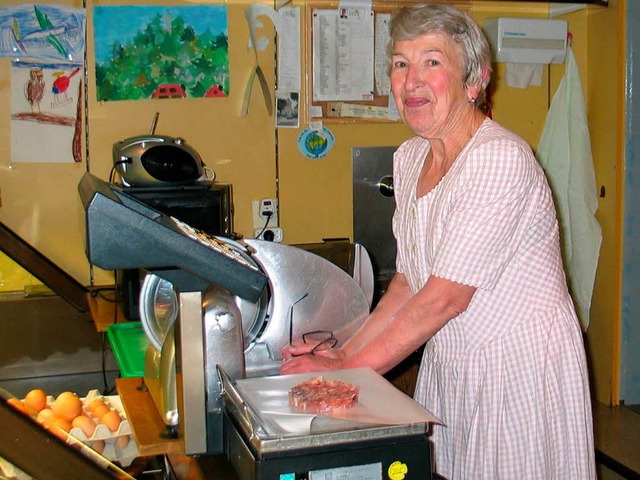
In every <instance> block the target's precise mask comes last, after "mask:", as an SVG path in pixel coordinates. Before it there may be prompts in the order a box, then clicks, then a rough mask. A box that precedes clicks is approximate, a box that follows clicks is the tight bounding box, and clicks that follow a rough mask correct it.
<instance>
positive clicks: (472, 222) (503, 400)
mask: <svg viewBox="0 0 640 480" xmlns="http://www.w3.org/2000/svg"><path fill="white" fill-rule="evenodd" d="M428 151H429V142H428V141H426V140H424V139H422V138H419V137H416V138H413V139H410V140H408V141H406V142H405V143H403V144H402V145H401V146H400V147H399V149H398V151H397V152H396V154H395V158H394V189H395V193H396V203H397V210H396V213H395V215H394V220H393V227H394V233H395V235H396V238H397V241H398V259H397V268H398V271H399V272H401V273H403V274H404V275H405V276H406V277H407V279H408V281H409V284H410V286H411V289H412V290H413V291H414V292H416V291H418V290H419V289H420V288H421V287H422V286H423V285H424V283H425V282H426V281H427V279H428V278H429V276H430V275H436V276H438V277H440V278H445V279H448V280H452V281H455V282H458V283H463V284H466V285H473V286H475V287H477V290H476V293H475V295H474V296H473V299H472V300H471V303H470V305H469V307H468V308H467V310H466V311H465V312H464V313H463V314H461V315H459V316H458V317H457V318H454V319H452V320H451V321H449V323H447V325H445V326H444V328H442V329H441V330H440V331H439V332H438V333H437V334H436V335H435V336H434V337H433V338H432V339H431V340H429V342H428V343H427V345H426V347H425V353H424V357H423V360H422V366H421V369H420V375H419V379H418V385H417V388H416V393H415V398H416V400H417V401H418V402H420V403H421V404H423V405H424V406H425V407H426V408H427V409H428V410H430V411H431V412H433V413H434V414H435V415H437V416H438V417H439V418H440V419H441V420H442V421H443V423H444V425H443V426H435V427H434V433H433V441H434V450H435V467H436V471H437V472H438V473H439V474H440V475H442V476H444V477H445V478H447V479H451V480H454V479H460V480H472V479H486V480H496V479H501V480H509V479H513V480H525V479H535V480H551V479H557V480H583V479H592V478H596V474H595V462H594V448H593V431H592V417H591V403H590V397H589V385H588V377H587V366H586V361H585V352H584V346H583V341H582V333H581V330H580V326H579V323H578V320H577V318H576V315H575V311H574V308H573V303H572V301H571V298H570V296H569V294H568V292H567V286H566V280H565V275H564V271H563V267H562V260H561V256H560V246H559V241H558V225H557V221H556V215H555V209H554V204H553V200H552V197H551V193H550V190H549V187H548V186H547V182H546V178H545V175H544V172H543V170H542V169H541V168H540V166H539V164H538V163H537V161H536V159H535V157H534V156H533V154H532V152H531V149H530V147H529V146H528V145H527V144H526V143H525V142H524V141H523V140H522V139H521V138H519V137H517V136H516V135H514V134H512V133H511V132H509V131H507V130H506V129H504V128H503V127H501V126H500V125H498V124H497V123H495V122H494V121H492V120H489V119H487V120H485V121H484V123H483V124H482V125H481V127H480V128H479V130H478V131H477V132H476V134H475V135H474V137H473V138H472V139H471V140H470V142H469V143H468V144H467V146H466V147H465V148H464V150H463V151H462V152H461V153H460V155H459V157H458V158H457V159H456V161H455V162H454V163H453V165H452V166H451V168H450V170H449V171H448V172H447V174H446V175H445V176H444V177H443V178H442V180H441V181H440V183H439V184H438V185H437V186H436V187H435V188H434V189H433V190H432V191H431V192H429V193H428V194H427V195H425V196H423V197H421V198H416V194H415V192H416V183H417V179H418V176H419V172H420V170H421V168H422V165H423V162H424V159H425V157H426V154H427V152H428Z"/></svg>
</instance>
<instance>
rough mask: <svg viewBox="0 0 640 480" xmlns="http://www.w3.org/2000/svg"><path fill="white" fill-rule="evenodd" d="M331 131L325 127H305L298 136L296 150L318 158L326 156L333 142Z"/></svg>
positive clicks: (311, 157)
mask: <svg viewBox="0 0 640 480" xmlns="http://www.w3.org/2000/svg"><path fill="white" fill-rule="evenodd" d="M334 142H335V141H334V137H333V133H331V131H330V130H329V129H327V128H324V127H323V128H322V130H311V129H309V128H305V129H304V130H303V131H302V133H301V134H300V136H298V150H300V153H302V154H303V155H304V156H305V157H307V158H310V159H312V160H318V159H320V158H323V157H326V156H327V154H328V153H329V150H331V148H332V147H333V144H334Z"/></svg>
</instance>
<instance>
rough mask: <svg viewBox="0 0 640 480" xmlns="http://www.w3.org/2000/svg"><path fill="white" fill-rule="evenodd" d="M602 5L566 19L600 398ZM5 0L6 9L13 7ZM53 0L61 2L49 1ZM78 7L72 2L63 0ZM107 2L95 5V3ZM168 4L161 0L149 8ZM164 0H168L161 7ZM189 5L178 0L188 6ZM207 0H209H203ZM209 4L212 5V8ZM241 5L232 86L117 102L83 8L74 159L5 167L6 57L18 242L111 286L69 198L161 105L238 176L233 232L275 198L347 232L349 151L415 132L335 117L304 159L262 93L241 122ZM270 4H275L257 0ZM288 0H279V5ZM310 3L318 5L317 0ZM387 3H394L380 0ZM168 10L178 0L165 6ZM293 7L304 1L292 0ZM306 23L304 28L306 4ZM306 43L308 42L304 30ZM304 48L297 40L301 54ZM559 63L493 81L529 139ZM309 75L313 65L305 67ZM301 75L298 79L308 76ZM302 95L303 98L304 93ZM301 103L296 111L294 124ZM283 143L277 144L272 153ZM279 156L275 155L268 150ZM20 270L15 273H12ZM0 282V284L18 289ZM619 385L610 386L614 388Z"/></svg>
mask: <svg viewBox="0 0 640 480" xmlns="http://www.w3.org/2000/svg"><path fill="white" fill-rule="evenodd" d="M622 1H623V0H610V6H609V7H608V8H604V7H597V6H589V7H587V8H586V9H583V10H580V11H578V12H575V13H570V14H568V15H565V16H564V17H563V18H566V19H567V20H568V21H569V29H570V31H571V32H572V34H573V36H574V44H573V45H574V52H575V54H576V57H577V60H578V64H579V66H580V70H581V73H582V76H583V88H584V90H585V95H586V97H587V102H588V111H589V118H590V122H591V130H592V144H593V151H594V159H595V164H596V174H597V177H598V179H597V181H598V185H599V186H600V185H604V186H605V189H606V192H607V194H606V196H605V197H604V198H601V200H600V209H599V211H598V218H599V220H600V222H601V225H602V228H603V235H604V242H603V248H602V261H601V262H600V267H599V270H598V278H597V280H596V292H595V294H594V301H593V314H592V321H591V322H592V323H591V327H590V329H589V332H588V340H589V348H590V349H592V351H591V352H590V353H591V361H592V366H593V371H594V372H595V374H596V376H597V377H598V381H596V382H595V385H596V390H597V396H598V398H599V399H606V400H605V401H608V399H609V398H613V397H615V393H614V392H615V388H616V385H615V374H614V372H615V369H616V360H615V345H616V341H617V337H616V329H615V325H617V323H616V322H617V318H618V316H619V315H618V312H617V308H618V307H617V304H618V302H617V297H618V295H619V294H618V292H619V290H618V289H617V287H616V284H615V282H612V281H611V279H613V278H616V277H617V276H618V267H617V265H619V253H618V252H619V248H618V245H619V236H618V215H619V211H620V209H619V205H618V203H617V202H618V198H619V195H620V193H619V192H618V188H617V177H616V175H617V173H618V170H617V166H618V159H619V152H618V151H617V150H616V149H617V147H618V143H619V138H618V137H617V136H616V132H617V130H616V128H615V127H614V125H616V118H618V117H617V115H618V114H617V110H616V109H617V108H618V103H617V100H618V95H619V90H618V88H620V87H618V85H620V84H621V81H620V80H616V79H617V77H616V75H617V74H618V73H619V70H620V68H619V65H620V62H623V61H624V60H623V59H620V58H619V57H618V56H617V54H616V52H617V51H618V50H619V49H618V43H617V42H618V38H619V37H618V24H619V23H620V24H621V23H622V22H620V20H619V18H618V15H619V14H618V12H619V10H620V8H619V7H618V4H619V3H620V2H622ZM17 3H22V2H18V1H7V0H5V2H3V4H17ZM56 3H60V2H56ZM67 3H68V4H69V5H72V6H76V7H78V6H80V4H81V2H79V1H71V0H70V1H69V2H67ZM88 3H89V7H91V6H92V5H93V4H94V3H95V4H99V5H114V4H116V3H125V2H115V1H107V0H103V1H100V2H91V1H89V2H88ZM155 3H162V2H155ZM166 3H168V2H166ZM188 3H191V2H185V4H188ZM203 3H206V2H203ZM210 3H217V2H210ZM249 3H253V2H249V1H248V0H229V1H227V2H226V4H227V6H228V8H229V45H230V71H231V92H230V95H229V97H228V98H227V99H222V100H220V99H212V100H207V99H185V100H160V101H136V102H130V101H121V102H104V103H99V102H96V100H95V96H96V95H95V84H94V81H93V75H92V73H93V68H94V63H93V56H92V52H93V44H92V28H91V23H92V17H91V8H89V9H88V15H87V24H88V26H89V36H88V39H87V45H88V52H89V62H88V67H89V70H88V71H89V74H90V79H89V85H88V86H89V105H88V109H89V123H88V124H89V159H88V162H87V161H86V159H85V162H83V163H82V164H46V163H35V164H12V163H11V162H10V158H11V152H10V120H9V118H10V117H9V114H10V92H11V85H10V80H11V76H10V62H9V61H7V60H6V59H0V99H2V101H0V131H2V132H3V134H2V140H3V141H2V142H0V195H1V199H2V202H1V206H0V221H2V222H4V223H5V224H6V225H7V226H9V228H11V229H12V230H14V231H15V232H16V233H18V234H19V235H21V236H23V237H24V238H25V239H26V240H27V241H29V242H30V243H31V244H32V245H33V246H35V247H36V248H38V249H39V250H40V251H41V252H42V253H44V254H45V255H47V256H48V257H49V258H50V259H51V260H52V261H53V262H55V263H56V264H58V265H59V266H61V267H62V268H63V269H64V270H66V271H67V272H68V273H69V274H71V275H72V276H73V277H74V278H76V279H77V280H78V281H79V282H81V283H82V284H85V285H89V284H95V285H105V284H111V283H113V276H112V274H111V272H104V271H102V270H100V269H93V273H92V271H91V269H90V268H89V265H88V262H87V260H86V257H85V255H84V238H83V235H84V233H83V232H84V216H83V210H82V206H81V204H80V201H79V198H78V195H77V183H78V181H79V179H80V177H81V176H82V174H83V173H84V171H85V170H86V168H87V165H89V168H90V170H91V172H92V173H94V174H96V175H97V176H99V177H101V178H103V179H108V176H109V172H110V170H111V166H112V157H111V146H112V144H113V143H114V142H116V141H119V140H122V139H124V138H126V137H129V136H133V135H138V134H141V133H147V132H148V131H149V128H150V125H151V120H152V118H153V115H154V113H155V112H156V111H157V112H159V113H160V119H159V123H158V126H157V130H156V133H158V134H164V135H172V136H182V137H184V138H185V139H186V140H187V142H188V143H189V144H191V145H192V146H193V147H194V148H195V149H196V150H197V151H198V152H199V153H200V154H201V155H202V157H203V159H204V161H205V163H206V164H207V165H208V166H210V167H212V168H213V169H214V170H215V171H216V173H217V176H218V180H219V181H220V182H223V183H231V184H233V191H234V204H235V217H234V218H235V230H236V232H238V233H240V234H242V235H245V236H252V231H253V224H252V209H251V202H252V200H257V199H260V198H263V197H275V196H278V198H279V202H280V226H281V227H282V228H283V231H284V240H285V242H287V243H306V242H317V241H321V240H322V239H323V238H332V237H349V238H351V237H352V206H351V205H352V192H351V188H352V186H351V175H352V174H351V149H352V148H353V147H361V146H387V145H397V144H399V143H400V142H401V141H402V140H404V139H405V138H407V137H408V136H409V131H408V130H407V129H406V128H405V127H404V126H403V125H401V124H391V123H382V124H371V123H367V124H335V123H329V122H326V124H325V126H327V127H328V128H330V129H331V131H332V132H333V134H334V135H335V139H336V143H335V146H334V148H333V150H332V151H331V152H330V153H329V155H328V156H327V157H325V158H323V159H321V160H309V159H307V158H305V157H303V156H302V155H301V154H300V153H299V152H298V149H297V137H298V135H299V133H300V131H301V129H302V128H304V127H305V126H306V125H305V124H304V121H303V122H302V124H301V128H300V129H280V130H279V131H276V129H275V128H274V123H275V121H274V118H273V116H270V115H269V114H268V113H267V109H266V107H265V105H264V101H263V99H262V96H261V92H260V89H259V88H258V87H257V85H256V86H255V87H254V89H253V92H252V100H251V103H250V108H249V114H248V115H247V116H246V117H242V116H241V114H240V107H241V104H242V98H243V94H244V87H245V82H246V80H247V78H248V75H249V73H250V70H251V68H252V67H253V62H254V57H253V51H251V50H249V49H248V48H247V43H248V39H249V32H248V27H247V24H246V21H245V18H244V9H245V8H246V7H247V5H248V4H249ZM260 3H266V4H267V5H273V2H269V1H265V2H260ZM278 3H283V2H278ZM317 3H318V2H315V4H317ZM387 3H388V2H387ZM462 3H464V4H466V5H465V8H467V9H468V10H469V11H470V13H471V14H472V16H473V17H474V18H476V20H478V21H479V22H480V23H482V22H483V20H484V19H485V18H487V17H492V16H528V17H540V18H546V17H547V16H548V13H549V4H547V3H532V2H504V1H475V2H472V3H471V4H470V5H469V4H468V2H461V4H462ZM171 4H176V2H171ZM291 5H297V6H302V7H304V6H305V5H306V3H305V2H304V1H301V0H296V1H295V2H293V3H291ZM301 14H302V17H303V25H304V24H306V19H305V18H304V15H305V14H306V9H305V8H302V11H301ZM263 19H264V22H263V23H264V24H265V27H264V31H263V32H261V33H262V34H264V35H265V36H266V37H267V38H270V39H273V37H274V35H273V30H272V26H271V24H270V22H269V21H268V20H267V19H266V18H263ZM302 38H303V39H304V38H306V36H305V33H304V31H303V33H302ZM302 51H303V54H304V52H305V48H304V47H303V48H302ZM259 61H260V64H261V66H262V68H263V69H264V71H265V72H266V76H267V80H268V82H269V84H270V86H271V87H272V91H273V85H274V78H275V73H274V52H273V45H271V46H270V48H268V49H267V50H265V51H262V52H259ZM563 71H564V67H563V66H562V65H554V66H551V67H545V76H544V81H543V85H542V86H541V87H530V88H528V89H526V90H519V89H514V88H510V87H507V86H506V85H505V84H504V79H503V76H504V65H498V66H497V69H496V72H495V76H494V79H495V81H494V86H493V97H492V100H493V114H494V118H495V119H496V120H497V121H499V122H501V123H503V124H504V125H505V126H507V127H508V128H511V129H513V130H514V131H516V132H518V133H519V134H520V135H521V136H522V137H523V138H525V139H526V140H527V141H528V142H529V143H530V144H531V146H532V147H534V148H535V147H536V146H537V143H538V141H539V138H540V134H541V131H542V127H543V124H544V120H545V117H546V112H547V109H548V105H549V102H550V101H551V98H552V96H553V93H554V91H555V89H556V87H557V85H558V83H559V81H560V79H561V77H562V74H563ZM305 73H308V72H305ZM303 78H304V75H303ZM301 98H305V92H304V91H303V92H302V93H301ZM305 118H306V109H305V108H304V105H301V119H303V120H304V119H305ZM276 142H277V149H276ZM276 152H277V154H276ZM0 268H2V275H3V277H2V278H3V279H7V278H14V276H12V275H11V274H10V270H11V268H12V266H11V262H10V261H9V260H8V259H2V261H0ZM15 278H20V276H19V275H18V277H15ZM20 281H21V280H18V281H17V283H16V284H9V285H6V282H3V284H2V285H0V290H2V289H4V290H7V289H8V290H11V289H21V288H22V286H20V285H18V284H19V283H20ZM612 388H613V390H612Z"/></svg>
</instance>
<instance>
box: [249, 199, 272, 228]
mask: <svg viewBox="0 0 640 480" xmlns="http://www.w3.org/2000/svg"><path fill="white" fill-rule="evenodd" d="M251 208H252V210H253V228H255V229H263V228H265V226H266V227H269V228H272V227H277V226H278V201H277V200H276V199H274V198H263V199H262V200H254V201H253V202H251ZM266 212H271V218H269V221H268V222H267V218H268V216H267V215H266Z"/></svg>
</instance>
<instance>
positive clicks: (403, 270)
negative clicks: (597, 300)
mask: <svg viewBox="0 0 640 480" xmlns="http://www.w3.org/2000/svg"><path fill="white" fill-rule="evenodd" d="M391 38H392V46H391V47H392V51H391V89H392V93H393V97H394V99H395V102H396V105H397V107H398V110H399V112H400V115H401V117H402V119H403V121H404V122H405V123H406V124H407V125H408V126H409V127H410V128H411V129H412V130H413V132H414V133H415V135H416V136H415V137H413V138H411V139H409V140H407V141H405V142H404V143H403V144H402V145H401V146H400V147H399V148H398V150H397V151H396V153H395V156H394V189H395V192H396V205H397V207H396V212H395V215H394V218H393V229H394V234H395V236H396V239H397V245H398V256H397V274H396V275H395V277H394V278H393V280H392V281H391V283H390V285H389V288H388V290H387V292H386V294H385V296H384V297H383V298H382V299H381V301H380V302H379V304H378V305H377V307H376V308H375V310H374V311H373V312H372V313H371V315H370V316H369V317H368V318H367V320H366V321H365V323H364V324H363V326H362V328H361V329H360V330H359V331H358V332H357V333H356V334H355V335H354V336H353V337H352V338H351V339H349V341H347V342H346V343H345V344H344V345H343V346H342V347H340V348H334V349H329V350H324V351H321V352H315V354H308V352H309V348H310V346H312V345H309V344H304V343H300V342H298V343H294V344H293V345H292V346H289V347H286V348H285V351H284V355H285V361H284V362H283V365H282V368H281V372H282V373H285V374H286V373H297V372H308V371H317V370H330V369H340V368H354V367H361V366H370V367H372V368H374V369H376V370H377V371H378V372H380V373H384V372H386V371H388V370H389V369H391V368H392V367H393V366H395V365H396V364H398V363H399V362H400V361H401V360H402V359H404V358H405V357H406V356H407V355H409V354H410V353H411V352H413V351H414V350H416V349H417V348H419V347H420V346H421V345H423V344H425V343H426V346H425V349H424V356H423V359H422V364H421V367H420V372H419V376H418V384H417V387H416V392H415V399H416V400H417V401H418V402H420V403H421V404H422V405H424V406H425V407H426V408H427V409H428V410H430V411H432V412H433V413H434V414H435V415H436V416H438V417H439V418H440V419H441V420H442V421H443V425H436V426H434V432H433V443H434V453H435V469H436V471H437V474H438V475H440V476H442V477H444V478H448V479H461V480H468V479H491V480H494V479H517V480H523V479H537V480H539V479H581V480H584V479H590V478H595V464H594V450H593V434H592V420H591V405H590V396H589V385H588V374H587V367H586V361H585V352H584V346H583V342H582V333H581V330H580V327H579V323H578V320H577V318H576V314H575V310H574V307H573V303H572V300H571V297H570V296H569V293H568V290H567V285H566V279H565V275H564V271H563V266H562V260H561V256H560V245H559V233H558V232H559V230H558V224H557V220H556V212H555V209H554V204H553V200H552V196H551V192H550V190H549V187H548V185H547V182H546V179H545V175H544V172H543V171H542V169H541V168H540V166H539V165H538V163H537V162H536V159H535V157H534V156H533V154H532V151H531V148H530V147H529V146H528V145H527V144H526V143H525V142H524V141H523V140H522V139H521V138H519V137H518V136H517V135H515V134H514V133H512V132H510V131H508V130H506V129H505V128H504V127H502V126H500V125H499V124H497V123H496V122H494V121H493V120H491V119H489V118H488V117H487V116H486V115H485V114H484V113H483V111H484V109H483V108H482V107H483V104H484V102H485V88H486V86H487V85H488V83H489V76H490V72H491V58H490V50H489V46H488V44H487V41H486V39H485V38H484V36H483V34H482V32H481V30H480V28H479V27H478V26H477V25H476V24H475V23H474V22H473V21H472V20H471V19H470V18H469V17H468V16H467V15H466V14H463V13H462V12H460V11H458V10H456V9H455V8H453V7H449V6H445V5H431V4H425V5H412V6H409V7H406V8H404V9H401V10H399V11H398V12H397V13H396V14H395V15H394V16H393V19H392V22H391ZM305 353H306V354H305Z"/></svg>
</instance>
